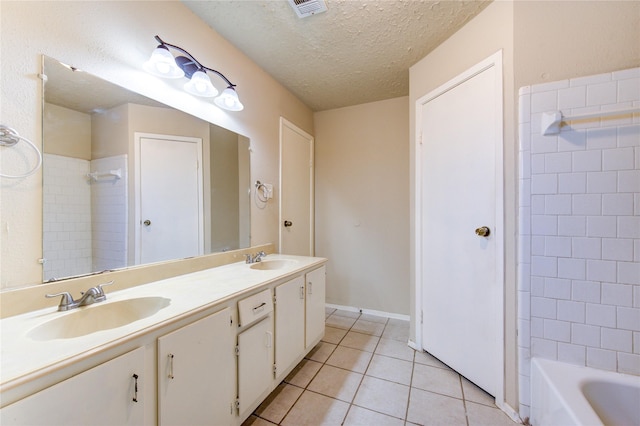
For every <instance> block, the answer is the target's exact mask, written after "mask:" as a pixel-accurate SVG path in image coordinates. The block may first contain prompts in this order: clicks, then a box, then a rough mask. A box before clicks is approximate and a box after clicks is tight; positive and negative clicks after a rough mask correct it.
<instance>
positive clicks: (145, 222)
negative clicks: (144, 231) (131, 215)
mask: <svg viewBox="0 0 640 426" xmlns="http://www.w3.org/2000/svg"><path fill="white" fill-rule="evenodd" d="M142 223H143V224H144V226H149V225H151V221H150V220H149V219H147V220H145V221H144V222H142Z"/></svg>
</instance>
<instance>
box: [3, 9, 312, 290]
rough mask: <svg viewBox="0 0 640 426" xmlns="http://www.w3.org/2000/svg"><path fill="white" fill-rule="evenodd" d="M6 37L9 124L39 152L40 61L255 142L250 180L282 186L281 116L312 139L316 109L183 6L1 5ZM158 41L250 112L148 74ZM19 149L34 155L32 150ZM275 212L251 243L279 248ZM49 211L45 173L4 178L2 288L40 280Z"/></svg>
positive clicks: (260, 214) (256, 217)
mask: <svg viewBox="0 0 640 426" xmlns="http://www.w3.org/2000/svg"><path fill="white" fill-rule="evenodd" d="M0 31H1V37H0V49H1V50H0V54H1V56H2V59H3V60H2V61H1V65H0V66H1V68H0V71H1V73H0V90H1V107H2V109H1V111H2V123H3V124H7V125H9V126H11V127H14V128H15V129H17V130H18V131H19V132H20V134H21V135H23V136H25V137H27V138H29V139H31V140H33V141H34V142H35V143H36V144H37V145H40V144H41V140H42V136H41V123H42V118H41V97H42V89H41V81H40V79H39V78H38V73H40V72H41V70H40V64H41V56H40V55H41V54H46V55H48V56H50V57H53V58H56V59H58V60H60V61H63V62H65V63H68V64H72V65H74V66H76V67H78V68H80V69H83V70H85V71H87V72H90V73H92V74H94V75H97V76H98V77H102V78H104V79H106V80H109V81H112V82H114V83H116V84H118V85H120V86H123V87H125V88H127V89H130V90H133V91H135V92H138V93H141V94H143V95H145V96H148V97H150V98H153V99H155V100H158V101H160V102H163V103H165V104H168V105H170V106H172V107H175V108H178V109H180V110H183V111H186V112H188V113H190V114H193V115H195V116H198V117H200V118H202V119H205V120H207V121H210V122H212V123H214V124H217V125H220V126H222V127H225V128H228V129H230V130H232V131H234V132H236V133H239V134H242V135H245V136H247V137H249V138H250V139H251V144H252V149H253V152H252V158H251V174H252V179H260V180H263V181H267V182H277V181H278V180H279V169H278V132H279V127H278V123H279V117H280V116H284V117H286V118H287V119H288V120H290V121H291V122H293V123H295V124H296V125H297V126H299V127H301V128H302V129H304V130H305V131H307V132H309V133H311V134H313V130H314V129H313V114H312V112H311V111H310V110H309V108H307V107H306V106H305V105H304V104H302V103H301V102H300V101H299V100H298V99H297V98H295V97H294V96H293V95H292V94H291V93H290V92H288V91H287V90H285V89H284V88H283V87H282V86H281V85H280V84H279V83H277V82H276V81H275V80H274V79H273V78H272V77H270V76H269V75H268V74H266V73H265V72H264V71H263V70H262V69H261V68H259V67H258V66H257V65H256V64H254V63H253V62H252V61H251V60H250V59H248V58H247V57H246V56H245V55H244V54H242V53H241V52H240V51H239V50H238V49H236V48H235V47H233V46H232V45H230V44H229V43H228V42H227V41H226V40H224V39H223V38H222V37H221V36H220V35H219V34H217V33H216V32H215V31H213V30H211V29H210V28H209V27H208V26H207V25H206V24H204V23H203V22H202V21H200V20H199V19H198V18H196V17H195V16H194V15H193V13H192V12H191V11H190V10H188V9H187V8H186V7H185V6H184V5H183V4H182V3H180V2H178V1H163V2H152V3H151V2H114V1H95V2H23V1H16V2H13V1H2V2H0ZM156 34H158V35H160V36H161V37H163V39H165V40H166V41H167V42H170V43H173V44H177V45H180V46H182V47H184V48H186V49H188V50H189V52H191V53H193V54H194V55H196V57H197V58H198V59H199V60H200V61H202V62H203V63H204V64H206V65H208V66H210V67H211V68H214V69H218V70H221V71H223V72H224V73H225V75H227V77H229V79H230V80H231V81H232V82H233V83H235V84H237V86H238V87H237V90H238V94H239V95H240V97H241V99H242V102H243V103H244V105H245V109H244V111H242V112H235V113H234V112H227V111H223V110H220V109H218V108H216V107H215V106H214V105H213V104H212V103H211V102H210V101H207V100H200V99H196V98H195V97H193V96H190V95H188V94H186V93H185V92H184V91H183V90H181V88H180V84H179V82H175V81H163V80H160V79H157V78H154V77H152V76H150V75H149V74H147V73H145V72H144V71H143V70H142V64H143V63H144V61H146V60H147V59H148V57H149V55H150V53H151V51H152V50H153V49H154V48H155V46H156V42H155V40H154V39H153V36H154V35H156ZM6 58H11V60H5V59H6ZM213 80H214V84H218V82H217V81H216V79H215V77H214V78H213ZM16 149H25V155H30V154H31V153H29V152H28V147H26V148H23V147H18V148H16ZM0 155H1V153H0ZM1 160H2V159H1V158H0V161H1ZM7 163H8V164H5V163H4V162H3V163H2V164H1V165H0V167H1V169H2V172H3V173H13V174H18V173H21V172H22V171H21V170H16V168H17V165H16V164H11V163H9V162H7ZM277 206H278V200H277V199H275V200H274V202H273V203H270V204H269V206H267V208H265V209H263V210H260V209H253V210H252V217H251V222H252V225H253V226H252V229H253V230H252V244H254V245H255V244H260V243H267V242H276V243H277V241H278V211H277ZM41 211H42V188H41V172H38V173H36V174H34V175H32V176H30V177H28V178H26V179H22V180H13V181H7V180H6V179H1V180H0V245H1V246H0V288H4V289H7V288H15V287H20V286H24V285H27V284H33V283H37V282H40V280H41V276H42V268H41V265H40V264H39V263H38V259H39V258H40V257H41V256H42V219H41V217H42V213H41Z"/></svg>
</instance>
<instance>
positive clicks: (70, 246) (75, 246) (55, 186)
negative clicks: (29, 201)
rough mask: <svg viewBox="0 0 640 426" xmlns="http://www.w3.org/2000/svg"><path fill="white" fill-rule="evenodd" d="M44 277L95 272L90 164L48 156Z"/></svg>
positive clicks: (45, 172) (44, 208)
mask: <svg viewBox="0 0 640 426" xmlns="http://www.w3.org/2000/svg"><path fill="white" fill-rule="evenodd" d="M44 162H45V163H46V167H43V170H44V171H43V173H44V180H45V181H46V182H47V185H46V186H45V187H43V211H44V215H43V218H44V220H43V257H44V258H45V259H46V262H45V263H44V266H43V268H44V276H45V277H46V278H47V279H48V278H52V277H68V276H70V275H77V274H84V273H87V272H88V271H90V270H91V192H90V191H91V190H90V188H89V185H87V179H86V177H85V176H86V174H87V173H89V167H90V165H89V161H87V160H81V159H78V158H70V157H64V156H60V155H54V154H44Z"/></svg>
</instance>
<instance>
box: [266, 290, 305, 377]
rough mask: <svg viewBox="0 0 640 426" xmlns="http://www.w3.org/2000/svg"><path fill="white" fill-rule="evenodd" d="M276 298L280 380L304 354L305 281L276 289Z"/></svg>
mask: <svg viewBox="0 0 640 426" xmlns="http://www.w3.org/2000/svg"><path fill="white" fill-rule="evenodd" d="M274 292H275V296H276V306H275V310H276V318H275V321H276V326H275V330H276V344H275V350H276V378H277V379H280V378H281V377H282V376H283V374H284V373H285V372H287V371H288V369H289V367H293V364H294V363H295V362H296V361H298V357H300V354H302V353H303V352H304V349H305V346H304V325H305V322H304V307H305V303H304V279H303V278H302V277H297V278H294V279H292V280H291V281H287V282H286V283H284V284H280V285H279V286H277V287H276V288H275V289H274Z"/></svg>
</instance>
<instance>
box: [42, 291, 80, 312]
mask: <svg viewBox="0 0 640 426" xmlns="http://www.w3.org/2000/svg"><path fill="white" fill-rule="evenodd" d="M57 296H62V299H60V304H59V305H58V310H59V311H68V310H69V309H71V308H73V307H74V306H75V303H76V301H75V300H73V296H71V294H70V293H69V292H68V291H62V292H60V293H55V294H45V295H44V297H46V298H47V299H50V298H52V297H57Z"/></svg>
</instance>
